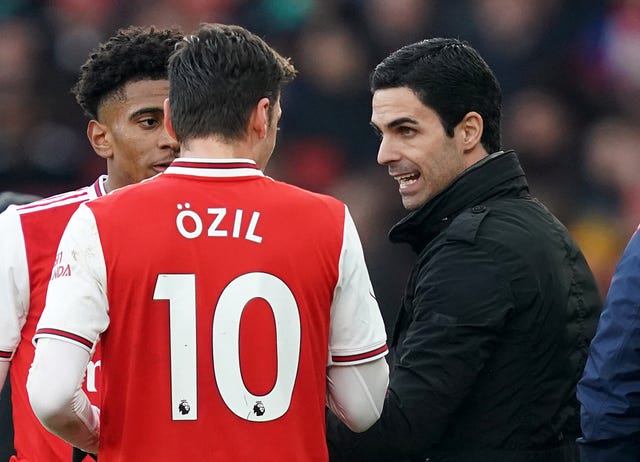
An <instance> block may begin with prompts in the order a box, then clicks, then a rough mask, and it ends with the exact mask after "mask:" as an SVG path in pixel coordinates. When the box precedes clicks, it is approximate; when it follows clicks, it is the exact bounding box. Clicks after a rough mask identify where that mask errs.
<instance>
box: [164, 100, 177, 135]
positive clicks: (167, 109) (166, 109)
mask: <svg viewBox="0 0 640 462" xmlns="http://www.w3.org/2000/svg"><path fill="white" fill-rule="evenodd" d="M163 108H164V129H165V130H166V131H167V133H168V134H169V136H170V137H171V138H173V139H174V140H177V139H178V138H176V132H175V131H174V130H173V125H172V124H171V111H170V106H169V98H166V99H165V100H164V104H163Z"/></svg>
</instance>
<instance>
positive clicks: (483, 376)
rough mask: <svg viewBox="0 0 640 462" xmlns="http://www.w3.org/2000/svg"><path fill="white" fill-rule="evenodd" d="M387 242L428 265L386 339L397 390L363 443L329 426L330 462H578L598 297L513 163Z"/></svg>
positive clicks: (487, 164)
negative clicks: (579, 389)
mask: <svg viewBox="0 0 640 462" xmlns="http://www.w3.org/2000/svg"><path fill="white" fill-rule="evenodd" d="M390 239H391V240H392V241H393V242H401V243H407V244H409V245H410V246H411V247H412V249H414V251H415V252H416V253H417V254H418V258H417V261H416V263H415V265H414V267H413V268H412V271H411V274H410V276H409V280H408V282H407V286H406V291H405V295H404V298H403V302H402V307H401V309H400V311H399V314H398V318H397V322H396V325H395V327H394V330H393V332H392V334H391V336H390V341H391V345H390V348H391V351H392V355H393V356H392V358H391V359H390V363H391V364H392V368H391V372H390V384H389V392H388V395H387V398H386V400H385V404H384V408H383V411H382V415H381V417H380V420H379V421H378V422H377V423H375V424H374V425H373V426H372V427H371V428H370V429H369V430H367V431H366V432H363V433H361V434H355V433H352V432H351V431H349V429H348V428H347V427H346V426H344V425H343V424H342V423H341V422H339V421H337V419H336V418H335V417H334V416H329V417H328V428H327V435H328V441H329V447H330V453H331V454H330V455H331V460H332V461H341V460H345V461H347V460H348V461H351V462H356V461H359V460H366V461H384V462H393V461H398V462H400V461H403V462H404V461H412V462H413V461H422V462H423V461H425V460H427V459H428V458H430V460H432V461H453V460H456V461H459V460H478V461H480V460H505V461H534V460H535V461H537V460H541V461H542V460H545V461H546V462H551V461H553V462H567V461H573V460H576V454H577V449H576V445H575V439H576V438H577V437H578V436H579V414H578V403H577V401H576V398H575V385H576V383H577V381H578V379H579V377H580V374H581V372H582V370H583V368H584V363H585V360H586V355H587V350H588V344H589V342H590V340H591V338H592V337H593V334H594V332H595V327H596V323H597V319H598V315H599V311H600V308H601V298H600V295H599V293H598V289H597V285H596V282H595V280H594V278H593V275H592V274H591V271H590V269H589V267H588V265H587V263H586V261H585V259H584V257H583V255H582V253H581V252H580V250H579V249H578V247H577V245H576V244H575V242H574V241H573V240H572V239H571V237H570V235H569V233H568V231H567V230H566V228H565V227H564V226H563V225H562V224H561V223H560V222H558V220H557V219H555V217H553V215H552V214H551V213H550V212H549V211H548V210H547V209H546V208H545V207H544V206H543V205H542V204H540V203H539V202H538V201H537V200H535V199H534V198H532V197H531V196H530V194H529V191H528V186H527V182H526V179H525V176H524V172H523V171H522V168H521V167H520V164H519V162H518V159H517V156H516V154H515V153H514V152H513V151H509V152H499V153H495V154H493V155H491V156H488V157H487V158H486V159H485V160H483V161H481V162H479V163H478V164H476V165H475V166H473V167H471V168H470V169H468V170H466V171H465V172H464V173H463V174H462V175H461V176H460V177H459V178H458V179H457V180H456V181H455V182H454V183H453V184H452V185H450V186H449V187H448V188H446V189H445V190H444V191H443V192H442V193H440V194H439V195H437V196H436V197H434V198H432V199H431V200H430V201H429V202H427V203H426V204H425V205H424V206H423V207H422V208H420V209H418V210H416V211H414V212H412V213H410V214H409V215H408V216H407V217H405V218H404V219H403V220H402V221H400V222H399V223H398V224H397V225H395V226H394V227H393V228H392V230H391V232H390ZM498 454H499V455H500V458H499V459H494V457H498ZM469 458H470V459H469Z"/></svg>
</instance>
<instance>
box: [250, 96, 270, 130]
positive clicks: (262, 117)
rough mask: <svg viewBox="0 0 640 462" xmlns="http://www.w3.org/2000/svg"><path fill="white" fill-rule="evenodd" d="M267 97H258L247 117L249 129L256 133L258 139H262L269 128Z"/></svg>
mask: <svg viewBox="0 0 640 462" xmlns="http://www.w3.org/2000/svg"><path fill="white" fill-rule="evenodd" d="M270 106H271V102H270V101H269V98H266V97H265V98H260V101H258V103H257V104H256V105H255V107H254V108H253V111H251V116H250V118H249V131H250V132H254V133H256V135H257V136H258V138H259V139H264V138H265V137H266V136H267V132H268V130H269V107H270Z"/></svg>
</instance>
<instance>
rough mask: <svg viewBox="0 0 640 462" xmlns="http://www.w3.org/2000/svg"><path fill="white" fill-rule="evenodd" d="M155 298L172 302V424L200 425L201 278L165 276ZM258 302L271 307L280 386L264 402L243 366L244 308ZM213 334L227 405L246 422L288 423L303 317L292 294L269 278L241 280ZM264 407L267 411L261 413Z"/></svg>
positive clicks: (225, 294) (226, 295) (220, 305)
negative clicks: (247, 381) (198, 283)
mask: <svg viewBox="0 0 640 462" xmlns="http://www.w3.org/2000/svg"><path fill="white" fill-rule="evenodd" d="M153 298H154V300H168V301H169V339H170V345H171V409H172V419H173V420H197V419H198V370H197V368H198V367H197V346H196V345H197V342H196V336H197V332H196V275H195V274H159V275H158V277H157V279H156V286H155V291H154V294H153ZM254 298H262V299H264V300H265V301H266V302H267V303H268V304H269V306H270V307H271V310H272V313H273V317H274V320H275V327H276V354H277V375H276V381H275V384H274V386H273V388H272V389H271V390H270V391H269V392H268V393H267V394H265V395H261V396H258V395H254V394H253V393H251V392H250V391H249V390H248V389H247V387H246V386H245V383H244V381H243V379H242V370H241V364H240V321H241V318H242V312H243V310H244V307H245V306H246V305H247V304H248V303H249V302H250V301H251V300H252V299H254ZM211 333H212V347H213V370H214V376H215V380H216V383H217V385H218V390H219V391H220V396H221V398H222V400H223V402H224V403H225V405H226V406H227V407H228V408H229V409H230V410H231V411H232V412H233V413H234V414H235V415H237V416H238V417H240V418H242V419H246V420H251V421H256V422H267V421H270V420H275V419H277V418H279V417H282V416H283V415H284V414H285V413H286V412H287V410H288V409H289V405H290V404H291V396H292V395H293V388H294V385H295V380H296V377H297V374H298V365H299V359H300V314H299V311H298V305H297V303H296V300H295V297H294V296H293V293H292V292H291V289H289V287H287V285H286V284H285V283H284V282H283V281H282V280H281V279H279V278H277V277H276V276H273V275H271V274H267V273H260V272H253V273H246V274H243V275H241V276H238V277H237V278H235V279H233V280H232V281H231V282H230V283H229V284H228V285H227V286H226V287H225V289H224V290H223V291H222V293H221V294H220V297H219V298H218V302H217V304H216V307H215V311H214V316H213V326H212V328H211ZM211 386H215V385H214V384H211ZM258 404H259V406H260V409H261V411H260V412H255V407H256V405H258Z"/></svg>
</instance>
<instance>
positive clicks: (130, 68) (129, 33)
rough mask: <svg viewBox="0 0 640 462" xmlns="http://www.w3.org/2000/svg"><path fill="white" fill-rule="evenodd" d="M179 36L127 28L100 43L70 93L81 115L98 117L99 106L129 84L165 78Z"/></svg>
mask: <svg viewBox="0 0 640 462" xmlns="http://www.w3.org/2000/svg"><path fill="white" fill-rule="evenodd" d="M182 37H183V34H182V33H181V32H180V31H179V30H177V29H156V28H155V27H153V26H151V27H148V28H142V27H136V26H131V27H128V28H125V29H120V30H118V31H117V33H116V34H115V35H114V36H113V37H111V38H109V39H108V40H106V41H105V42H103V43H101V44H100V45H99V46H98V47H97V48H96V49H95V50H94V51H93V53H92V54H91V55H90V56H89V58H88V59H87V61H86V62H85V63H84V64H83V65H82V67H81V68H80V77H79V79H78V82H77V83H76V84H75V86H74V87H73V88H72V89H71V93H73V94H74V95H75V98H76V101H77V102H78V104H79V105H80V106H81V107H82V109H83V110H84V112H85V113H86V114H87V115H88V116H89V117H91V118H92V119H97V118H98V110H99V108H100V106H101V105H102V103H103V102H104V101H105V100H107V99H108V98H111V97H113V96H116V95H117V94H118V92H120V91H121V90H122V89H123V88H124V86H125V85H126V84H128V83H130V82H137V81H140V80H165V79H167V78H168V77H167V63H168V61H169V56H170V55H171V53H172V52H173V51H174V50H175V46H176V43H178V42H179V41H180V40H182Z"/></svg>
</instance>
